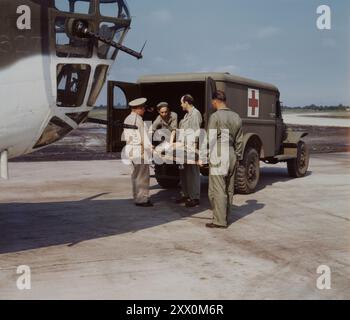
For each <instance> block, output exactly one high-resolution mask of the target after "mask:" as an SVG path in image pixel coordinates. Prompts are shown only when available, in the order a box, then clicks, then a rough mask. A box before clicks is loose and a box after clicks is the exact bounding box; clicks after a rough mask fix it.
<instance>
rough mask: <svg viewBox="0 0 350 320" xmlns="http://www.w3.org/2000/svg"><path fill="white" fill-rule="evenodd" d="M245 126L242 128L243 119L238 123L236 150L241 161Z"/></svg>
mask: <svg viewBox="0 0 350 320" xmlns="http://www.w3.org/2000/svg"><path fill="white" fill-rule="evenodd" d="M243 139H244V135H243V128H242V120H240V121H239V123H238V132H237V135H236V139H235V152H236V155H237V158H238V160H239V161H241V160H243Z"/></svg>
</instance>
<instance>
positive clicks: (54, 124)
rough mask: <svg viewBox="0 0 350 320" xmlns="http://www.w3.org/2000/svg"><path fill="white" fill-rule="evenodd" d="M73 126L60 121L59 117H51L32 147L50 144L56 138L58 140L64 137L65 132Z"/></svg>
mask: <svg viewBox="0 0 350 320" xmlns="http://www.w3.org/2000/svg"><path fill="white" fill-rule="evenodd" d="M72 130H73V128H71V127H70V126H69V125H68V124H67V123H65V122H64V121H62V120H61V119H60V118H57V117H53V118H52V119H51V121H50V122H49V124H48V126H47V127H46V129H45V130H44V132H43V134H42V135H41V137H40V139H39V141H38V142H37V143H36V145H35V146H34V149H37V148H41V147H45V146H47V145H49V144H52V143H54V142H56V141H58V140H60V139H61V138H62V137H64V136H65V135H66V134H67V133H69V132H70V131H72Z"/></svg>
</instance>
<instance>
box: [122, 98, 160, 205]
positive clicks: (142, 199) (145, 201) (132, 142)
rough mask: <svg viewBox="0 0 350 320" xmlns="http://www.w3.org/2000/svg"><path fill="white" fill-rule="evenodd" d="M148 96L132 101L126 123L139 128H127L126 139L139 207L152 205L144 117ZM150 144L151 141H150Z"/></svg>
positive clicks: (136, 200) (134, 194) (136, 202)
mask: <svg viewBox="0 0 350 320" xmlns="http://www.w3.org/2000/svg"><path fill="white" fill-rule="evenodd" d="M146 102H147V99H146V98H140V99H137V100H134V101H131V102H130V104H129V106H130V108H131V109H132V111H131V113H130V115H129V116H128V117H127V118H126V119H125V122H124V125H128V126H136V127H137V129H125V130H124V134H123V135H124V139H125V141H126V143H127V146H128V147H129V151H128V156H129V158H130V160H131V161H132V164H133V169H134V170H133V173H132V177H131V180H132V188H133V196H134V200H135V205H136V206H139V207H152V206H153V204H152V203H151V201H150V195H149V188H150V166H149V164H148V163H147V161H146V159H145V155H146V152H147V150H146V149H147V148H148V147H147V142H148V136H147V134H146V135H145V133H147V130H145V123H144V121H143V119H142V117H143V116H144V114H145V104H146ZM148 144H149V145H150V142H148Z"/></svg>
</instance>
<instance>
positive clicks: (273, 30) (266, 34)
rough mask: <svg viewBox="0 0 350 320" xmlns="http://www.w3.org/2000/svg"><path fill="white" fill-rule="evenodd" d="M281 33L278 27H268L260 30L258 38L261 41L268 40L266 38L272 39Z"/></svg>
mask: <svg viewBox="0 0 350 320" xmlns="http://www.w3.org/2000/svg"><path fill="white" fill-rule="evenodd" d="M280 33H281V29H279V28H277V27H272V26H268V27H264V28H261V29H259V30H258V33H257V36H258V38H260V39H266V38H271V37H274V36H277V35H279V34H280Z"/></svg>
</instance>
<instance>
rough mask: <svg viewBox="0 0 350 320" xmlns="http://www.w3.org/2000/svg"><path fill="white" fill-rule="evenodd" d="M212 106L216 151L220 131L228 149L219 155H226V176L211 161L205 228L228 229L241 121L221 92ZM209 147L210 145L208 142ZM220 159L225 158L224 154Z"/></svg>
mask: <svg viewBox="0 0 350 320" xmlns="http://www.w3.org/2000/svg"><path fill="white" fill-rule="evenodd" d="M212 105H213V107H214V109H215V110H216V112H215V113H213V114H212V116H211V117H210V120H209V126H208V131H209V130H216V132H217V136H216V137H215V138H216V139H215V140H216V141H217V144H218V149H220V147H221V146H220V141H222V140H221V136H222V135H223V132H224V131H225V132H226V133H228V135H227V142H228V143H227V149H228V150H222V152H226V153H227V152H228V153H229V154H228V155H227V154H226V156H227V157H226V159H227V168H226V172H227V174H226V173H224V172H222V173H219V174H218V171H216V170H215V169H216V168H215V167H214V165H213V164H212V163H211V161H210V176H209V200H210V203H211V206H212V209H213V222H212V223H209V224H207V225H206V226H207V227H208V228H227V226H228V217H229V214H230V211H231V205H232V201H233V195H234V186H235V173H236V167H237V164H238V161H239V160H242V156H243V131H242V120H241V118H240V117H239V115H238V114H237V113H235V112H233V111H232V110H230V109H229V108H228V107H227V106H226V95H225V93H224V92H223V91H217V92H215V93H214V94H213V100H212ZM208 136H209V134H208ZM209 144H210V145H212V143H211V142H210V141H209ZM221 158H224V157H223V155H221ZM210 160H211V159H210Z"/></svg>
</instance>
